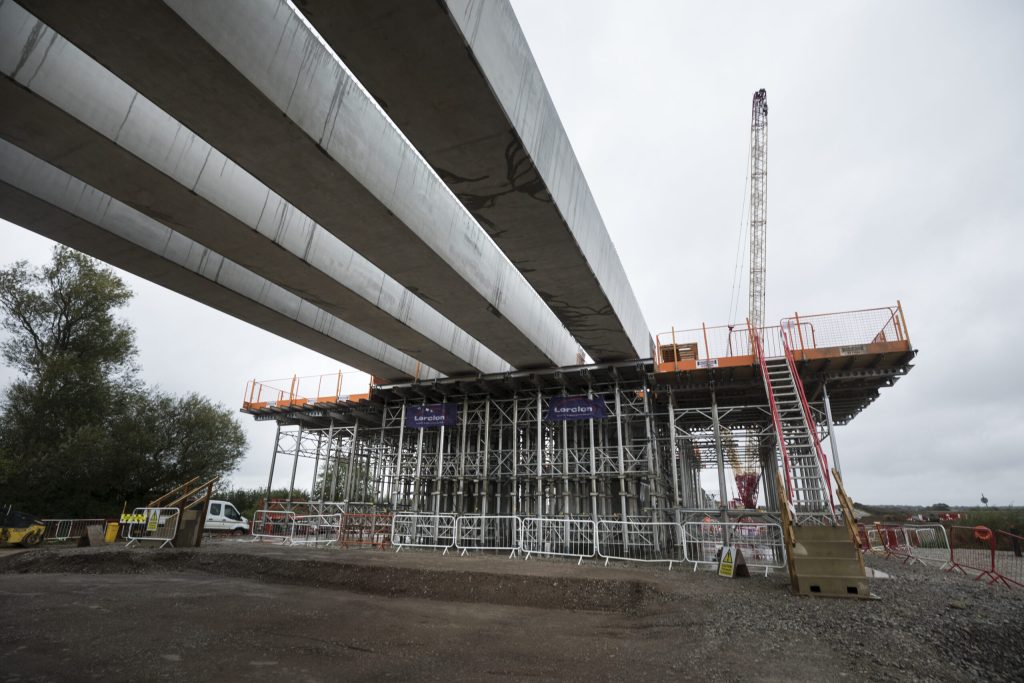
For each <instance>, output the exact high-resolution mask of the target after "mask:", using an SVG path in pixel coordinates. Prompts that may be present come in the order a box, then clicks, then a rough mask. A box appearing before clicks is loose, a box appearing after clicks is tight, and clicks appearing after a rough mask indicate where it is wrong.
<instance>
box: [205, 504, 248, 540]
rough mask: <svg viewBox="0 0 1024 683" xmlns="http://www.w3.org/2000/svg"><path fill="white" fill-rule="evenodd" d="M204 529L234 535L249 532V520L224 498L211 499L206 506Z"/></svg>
mask: <svg viewBox="0 0 1024 683" xmlns="http://www.w3.org/2000/svg"><path fill="white" fill-rule="evenodd" d="M206 530H207V531H214V532H230V533H232V534H234V535H235V536H241V535H242V534H247V533H249V520H247V519H246V518H245V517H243V516H242V515H241V514H239V512H238V509H237V508H235V506H234V505H232V504H231V503H229V502H228V501H226V500H211V501H210V505H209V506H208V507H207V508H206Z"/></svg>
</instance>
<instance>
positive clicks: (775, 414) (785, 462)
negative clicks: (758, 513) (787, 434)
mask: <svg viewBox="0 0 1024 683" xmlns="http://www.w3.org/2000/svg"><path fill="white" fill-rule="evenodd" d="M747 329H748V330H750V338H751V339H753V340H754V352H755V354H756V355H757V362H758V365H760V366H761V376H762V378H763V379H764V388H765V391H766V392H767V394H768V405H769V406H770V407H771V410H772V423H773V424H774V425H775V435H776V437H777V439H778V442H779V448H780V449H781V450H782V470H783V472H785V474H786V499H787V500H788V501H789V502H791V503H792V502H793V482H792V480H791V479H790V475H789V451H787V450H786V439H784V438H783V436H782V421H781V420H780V419H779V408H778V406H777V405H776V404H775V391H774V390H773V389H772V383H771V381H770V380H769V378H768V363H767V362H766V360H765V357H764V345H763V344H762V343H761V335H759V334H758V333H757V330H755V329H754V328H753V326H751V324H750V320H749V319H748V320H747Z"/></svg>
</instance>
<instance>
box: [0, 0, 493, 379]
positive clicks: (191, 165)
mask: <svg viewBox="0 0 1024 683" xmlns="http://www.w3.org/2000/svg"><path fill="white" fill-rule="evenodd" d="M0 17H3V22H2V24H3V25H2V26H0V39H2V42H3V47H0V72H2V73H3V74H4V75H6V76H8V79H3V81H2V82H0V96H2V98H3V101H4V102H5V104H6V107H5V109H4V111H3V113H2V114H0V135H3V136H4V137H6V138H7V139H9V140H12V141H14V142H15V143H17V144H19V145H21V146H23V147H24V148H25V149H26V150H28V151H30V152H32V153H33V154H35V155H38V156H40V157H41V158H43V159H45V160H47V161H52V162H53V163H55V164H56V165H57V166H58V167H60V168H62V169H63V170H65V171H67V172H68V173H70V174H71V175H73V176H75V177H77V178H79V179H81V180H82V181H84V182H86V183H88V184H90V185H92V186H94V187H96V188H97V189H99V190H101V191H103V192H105V193H107V194H110V195H112V196H114V197H116V198H118V199H120V200H122V201H124V202H126V203H128V204H129V205H131V206H134V207H136V208H137V209H139V210H141V211H143V212H144V213H147V214H148V215H149V216H150V217H153V218H156V219H157V220H161V221H164V222H165V223H167V224H168V225H170V226H171V227H172V228H174V229H175V230H177V231H178V232H180V233H181V234H183V235H185V236H186V237H189V238H191V239H194V240H196V241H198V242H199V243H201V244H203V245H204V246H206V247H209V248H211V249H213V250H214V251H216V252H217V253H220V254H221V255H223V256H225V257H226V258H229V259H231V260H233V261H235V262H237V263H238V264H239V265H241V266H243V267H245V268H247V269H249V270H251V271H253V272H257V273H259V274H261V275H264V276H266V277H267V278H268V279H270V280H271V281H273V282H275V283H276V284H278V285H280V286H282V287H284V288H285V289H287V290H289V291H291V292H293V293H295V294H297V295H299V296H301V297H303V298H304V299H306V300H308V301H310V302H311V303H313V304H315V305H316V306H319V307H320V308H323V309H324V310H327V311H329V312H331V313H332V314H334V315H336V316H338V317H340V318H342V319H344V320H347V321H349V322H351V323H353V324H355V325H356V326H357V327H359V328H360V329H363V330H365V331H366V332H368V333H369V334H370V335H372V336H374V337H377V338H378V339H380V340H382V341H384V342H385V343H387V344H389V345H391V346H394V347H395V348H397V349H399V350H401V351H403V352H404V353H407V354H409V355H410V356H413V357H415V358H417V359H418V360H420V361H422V362H424V363H426V364H427V365H430V366H432V367H435V368H437V369H438V370H439V371H440V372H443V373H444V374H447V375H458V374H467V373H471V374H473V373H477V372H503V371H507V370H509V369H510V366H509V364H508V363H506V362H504V361H502V360H501V359H500V358H499V357H498V356H497V355H495V354H494V353H493V352H491V351H490V350H488V349H486V348H484V347H483V346H482V345H481V344H480V343H479V342H478V341H476V340H475V339H473V338H472V337H470V336H469V335H468V334H466V333H465V332H463V331H462V330H460V329H459V328H458V327H456V326H455V325H454V324H453V323H452V322H451V321H449V320H447V319H445V318H444V317H443V316H442V315H441V314H440V313H438V312H437V311H436V310H434V309H432V308H431V307H430V306H428V305H427V304H426V303H424V302H423V301H422V300H421V299H420V298H419V297H417V296H416V295H414V294H413V293H412V292H410V291H409V290H407V289H405V288H404V287H402V285H400V284H399V283H398V282H397V281H395V280H394V279H393V278H390V277H388V276H387V275H386V274H385V273H384V272H383V271H381V270H380V269H379V268H377V267H376V266H374V265H373V264H371V263H370V262H369V261H367V260H366V259H365V258H363V257H362V256H360V255H359V254H357V253H355V252H354V251H353V250H352V249H351V248H350V247H348V246H347V245H345V244H344V243H342V242H341V241H340V240H338V239H337V238H336V237H334V236H333V235H331V234H330V233H328V232H327V231H326V230H324V229H323V228H322V227H320V226H318V225H316V224H315V223H314V222H313V221H311V220H310V219H309V218H308V217H306V216H304V215H303V214H302V213H301V212H299V211H297V210H295V209H294V207H292V206H290V205H289V204H288V203H287V202H285V201H284V200H282V199H281V197H279V196H278V195H276V194H275V193H273V192H272V191H271V190H269V189H268V188H267V187H266V186H265V185H263V184H262V183H260V182H259V181H258V180H256V179H255V178H254V177H253V176H251V175H250V174H249V173H247V172H246V171H245V170H243V169H241V168H240V167H238V166H237V165H236V164H235V163H233V162H232V161H230V160H229V159H227V158H226V157H224V155H223V154H221V153H220V152H219V151H217V150H215V149H213V148H211V147H210V145H209V144H207V143H206V142H205V141H204V140H202V139H200V138H198V137H197V136H196V135H195V134H194V133H192V132H191V131H189V130H188V129H186V128H184V127H183V126H182V125H181V124H180V123H178V122H177V121H175V120H174V119H173V118H171V117H170V116H169V115H168V114H166V113H165V112H163V111H161V110H160V109H159V108H157V107H156V106H155V105H154V104H153V103H152V102H149V101H148V100H147V99H146V98H145V97H143V96H141V95H140V94H139V93H138V92H137V91H135V90H133V89H132V88H131V87H130V86H128V85H127V84H125V83H124V82H123V81H121V80H120V79H118V78H117V77H116V76H114V75H113V74H111V73H110V72H109V71H107V70H106V69H105V68H103V67H102V66H100V65H99V64H98V63H96V62H95V61H94V60H92V59H90V58H89V57H88V56H86V55H85V54H84V53H82V52H81V51H80V50H79V49H78V48H76V47H74V46H73V45H71V44H70V43H68V42H67V41H66V40H64V39H63V38H61V37H59V36H56V35H55V34H54V33H53V32H52V31H51V30H50V29H45V30H43V31H39V32H36V30H35V29H36V25H37V22H36V20H35V19H34V18H32V17H31V15H29V14H28V13H26V12H24V10H22V9H21V8H19V7H16V6H13V5H11V6H8V7H6V8H0ZM19 20H20V21H19ZM44 55H45V58H44ZM18 86H21V87H18Z"/></svg>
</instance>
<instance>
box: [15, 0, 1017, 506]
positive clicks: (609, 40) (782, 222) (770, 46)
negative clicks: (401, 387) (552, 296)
mask: <svg viewBox="0 0 1024 683" xmlns="http://www.w3.org/2000/svg"><path fill="white" fill-rule="evenodd" d="M513 6H514V7H515V9H516V12H517V14H518V16H519V18H520V22H521V23H522V25H523V30H524V32H525V34H526V37H527V39H528V40H529V43H530V45H531V47H532V49H533V52H534V55H535V57H536V60H537V63H538V65H539V67H540V70H541V73H542V74H543V76H544V78H545V81H546V83H547V86H548V90H549V91H550V93H551V96H552V98H553V99H554V102H555V105H556V107H557V109H558V112H559V114H560V115H561V118H562V123H563V125H564V127H565V129H566V131H567V132H568V135H569V138H570V140H571V141H572V144H573V147H574V148H575V151H576V155H577V157H578V158H579V161H580V164H581V166H582V168H583V171H584V173H585V175H586V177H587V181H588V182H589V184H590V187H591V189H592V190H593V193H594V196H595V198H596V200H597V203H598V206H599V208H600V209H601V212H602V215H603V216H604V220H605V223H606V224H607V226H608V230H609V232H610V233H611V236H612V239H613V240H614V242H615V245H616V247H617V248H618V251H619V255H620V257H621V259H622V260H623V263H624V264H625V268H626V272H627V273H628V274H629V276H630V279H631V281H632V284H633V287H634V290H635V291H636V294H637V298H638V299H639V301H640V304H641V306H642V308H643V311H644V314H645V316H646V318H647V322H648V324H649V325H650V327H651V329H652V331H653V332H658V331H663V330H667V329H669V328H670V327H672V326H673V325H674V326H675V327H677V328H688V327H694V326H699V325H700V323H701V322H707V323H708V324H722V323H726V322H729V321H728V320H727V318H728V316H729V308H730V294H731V285H732V281H733V269H734V263H735V253H736V244H737V237H738V235H739V229H740V223H741V220H740V219H741V208H742V199H743V191H744V180H745V177H746V174H747V168H746V162H747V147H748V144H749V127H750V98H751V95H752V93H753V91H754V90H756V89H758V88H766V89H767V91H768V105H769V115H768V121H769V125H768V129H769V133H768V139H769V155H768V157H769V160H768V178H769V180H768V187H769V189H768V197H769V202H768V230H767V232H768V251H767V263H768V277H767V306H766V308H767V319H768V320H769V321H771V320H777V319H778V318H780V317H782V316H785V315H790V314H792V312H793V311H799V312H800V313H801V314H806V313H820V312H830V311H842V310H848V309H856V308H866V307H875V306H885V305H891V304H894V303H895V302H896V300H897V299H900V300H902V302H903V306H904V310H905V312H906V316H907V322H908V327H909V331H910V336H911V340H912V342H913V345H914V347H915V348H917V349H919V350H920V355H919V356H918V359H917V361H916V364H915V368H914V370H913V371H912V372H911V373H910V374H909V375H908V376H907V377H905V378H903V379H901V380H900V381H899V382H898V383H897V385H896V387H894V388H892V389H888V390H884V391H883V394H882V397H881V398H880V399H879V400H878V401H877V402H876V403H875V404H873V405H872V406H871V407H870V408H868V409H867V410H866V411H865V412H864V413H862V414H861V415H860V416H858V417H857V418H856V419H855V420H854V421H853V423H852V424H850V425H848V426H845V427H841V428H840V429H839V430H838V432H837V436H838V441H839V454H840V458H841V461H842V464H843V470H844V474H845V479H846V483H847V487H848V489H849V490H850V492H851V494H852V495H853V497H854V498H855V499H857V500H859V501H863V502H868V503H908V504H910V503H920V504H929V503H935V502H940V501H941V502H947V503H950V504H954V505H956V504H977V502H978V499H979V498H980V496H981V494H982V493H984V494H985V495H986V496H987V497H988V498H989V499H990V504H993V505H1007V504H1010V503H1015V504H1018V505H1024V490H1022V484H1024V398H1022V397H1021V389H1022V387H1024V370H1022V368H1024V361H1021V360H1019V357H1020V355H1021V349H1022V348H1024V315H1022V308H1024V307H1022V305H1021V304H1020V303H1019V298H1020V296H1021V293H1022V292H1024V267H1022V265H1021V258H1022V257H1021V254H1022V253H1024V170H1022V168H1021V162H1020V158H1021V157H1022V156H1024V115H1022V111H1024V78H1022V75H1024V41H1022V39H1021V35H1022V29H1024V4H1022V3H1019V2H1009V1H1007V2H973V3H967V2H960V3H954V2H933V1H929V2H923V1H921V2H899V3H893V2H874V3H867V2H857V3H820V2H807V3H786V4H784V5H783V4H782V3H772V4H771V5H770V6H769V5H767V4H765V3H714V4H712V3H700V4H696V3H695V4H693V5H691V4H684V3H680V2H676V1H666V2H629V3H624V2H611V1H604V2H597V1H595V0H571V1H570V0H560V1H559V2H556V3H552V2H549V1H547V0H513ZM0 244H2V245H3V247H2V250H0V262H2V263H3V264H7V263H9V262H11V261H14V260H16V259H28V260H29V261H33V262H35V263H42V262H44V261H45V260H47V259H48V257H49V251H50V249H51V247H52V243H51V242H49V241H48V240H45V239H43V238H41V237H38V236H36V235H35V234H33V233H30V232H28V231H26V230H23V229H21V228H18V227H16V226H13V225H11V224H9V223H4V222H3V221H0ZM123 277H124V278H125V279H126V281H128V283H129V284H130V285H131V286H132V288H133V289H134V290H135V292H136V296H135V299H134V300H133V302H132V304H131V305H130V307H129V308H128V309H127V311H126V314H125V315H126V317H127V319H128V320H130V321H131V322H132V324H134V326H135V327H136V330H137V334H138V346H139V349H140V361H141V364H142V367H143V376H144V378H145V379H146V380H147V381H148V382H149V383H151V384H157V385H159V386H160V387H161V388H163V389H165V390H168V391H172V392H175V393H185V392H189V391H197V392H199V393H202V394H205V395H207V396H210V397H211V398H213V399H215V400H217V401H219V402H221V403H223V404H224V405H226V406H229V407H231V408H232V409H234V408H236V407H238V406H239V405H240V401H241V398H242V394H243V390H244V387H245V382H246V380H248V379H252V378H254V377H255V378H259V379H266V378H275V377H286V376H291V375H292V374H293V373H298V374H300V375H313V374H320V373H325V372H333V371H336V370H337V369H338V367H339V366H338V363H337V362H335V361H332V360H330V359H328V358H326V357H324V356H320V355H318V354H316V353H313V352H311V351H307V350H305V349H302V348H301V347H298V346H296V345H295V344H292V343H290V342H288V341H285V340H282V339H280V338H277V337H275V336H273V335H271V334H268V333H266V332H262V331H260V330H257V329H256V328H254V327H252V326H250V325H247V324H245V323H242V322H238V321H236V320H234V319H232V318H229V317H227V316H225V315H223V314H221V313H218V312H216V311H213V310H212V309H209V308H206V307H205V306H203V305H201V304H198V303H194V302H192V301H190V300H188V299H185V298H184V297H181V296H179V295H177V294H173V293H171V292H168V291H167V290H164V289H162V288H161V287H158V286H156V285H153V284H150V283H149V282H146V281H145V280H141V279H139V278H136V277H134V276H131V275H128V274H126V273H124V274H123ZM744 286H745V285H744ZM743 295H744V297H745V295H746V290H745V289H744V291H743ZM744 301H745V299H744ZM744 306H745V303H744V304H742V305H741V309H742V308H743V307H744ZM11 376H12V375H11V371H10V370H9V369H6V368H3V369H0V382H3V383H6V382H7V381H8V380H9V379H10V377H11ZM241 417H242V422H243V424H244V426H245V427H246V431H247V432H248V435H249V441H250V453H249V456H248V457H247V458H246V460H245V461H244V463H243V464H242V466H241V468H240V470H239V471H238V473H237V474H236V475H235V477H234V482H235V483H236V484H238V485H241V486H246V487H254V486H262V485H265V483H266V469H267V466H268V464H269V457H270V451H271V448H272V445H273V444H272V441H273V434H274V428H273V425H272V424H267V423H261V424H256V423H253V422H251V421H250V420H248V419H247V418H244V416H241ZM287 476H288V473H287V472H285V470H284V469H283V468H280V467H279V469H278V473H277V479H276V481H277V482H279V483H284V482H285V481H286V479H287ZM310 476H311V474H310V473H306V472H304V471H302V470H300V474H299V480H298V483H299V484H300V485H302V486H303V487H308V480H309V478H310Z"/></svg>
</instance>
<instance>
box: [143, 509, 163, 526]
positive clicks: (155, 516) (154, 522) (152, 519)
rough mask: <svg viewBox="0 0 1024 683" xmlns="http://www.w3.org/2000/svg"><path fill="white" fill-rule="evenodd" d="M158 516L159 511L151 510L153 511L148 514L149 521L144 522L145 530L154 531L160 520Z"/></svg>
mask: <svg viewBox="0 0 1024 683" xmlns="http://www.w3.org/2000/svg"><path fill="white" fill-rule="evenodd" d="M159 517H160V513H159V512H158V511H156V510H153V513H152V514H151V515H150V516H149V522H148V523H147V524H146V531H156V526H157V523H158V522H159V521H160V519H159Z"/></svg>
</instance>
